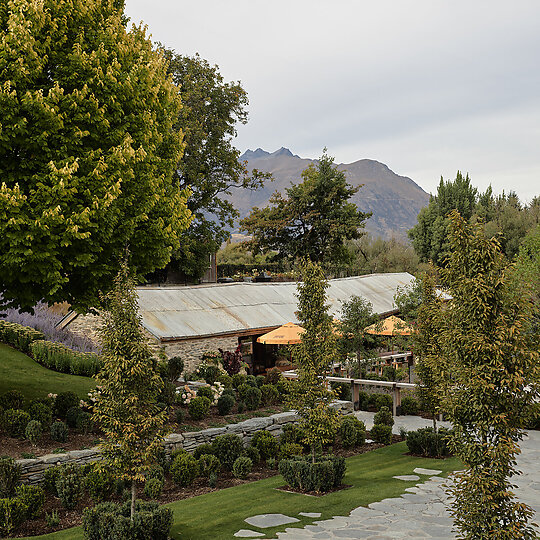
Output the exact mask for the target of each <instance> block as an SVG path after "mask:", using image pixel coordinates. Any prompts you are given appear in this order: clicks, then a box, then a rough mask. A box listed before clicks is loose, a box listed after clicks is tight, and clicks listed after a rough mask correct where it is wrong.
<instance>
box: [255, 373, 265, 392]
mask: <svg viewBox="0 0 540 540" xmlns="http://www.w3.org/2000/svg"><path fill="white" fill-rule="evenodd" d="M265 381H266V377H265V376H264V375H257V376H256V377H255V382H256V383H257V387H258V388H261V389H262V386H263V384H264V383H265Z"/></svg>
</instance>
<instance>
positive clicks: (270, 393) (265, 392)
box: [261, 384, 279, 405]
mask: <svg viewBox="0 0 540 540" xmlns="http://www.w3.org/2000/svg"><path fill="white" fill-rule="evenodd" d="M261 401H262V403H263V405H271V404H273V403H277V402H278V401H279V392H278V389H277V388H276V387H275V386H274V385H272V384H263V385H262V386H261Z"/></svg>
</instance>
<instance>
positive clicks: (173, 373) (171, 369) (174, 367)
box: [167, 356, 184, 383]
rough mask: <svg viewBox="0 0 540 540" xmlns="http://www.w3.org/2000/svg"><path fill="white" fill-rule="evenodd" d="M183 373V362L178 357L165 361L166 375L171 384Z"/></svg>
mask: <svg viewBox="0 0 540 540" xmlns="http://www.w3.org/2000/svg"><path fill="white" fill-rule="evenodd" d="M183 371H184V361H183V360H182V358H180V356H171V357H170V358H169V359H167V375H168V377H169V380H170V381H171V382H173V383H174V382H176V381H177V380H178V379H179V378H180V375H182V372H183Z"/></svg>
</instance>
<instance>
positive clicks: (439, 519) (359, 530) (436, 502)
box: [237, 412, 540, 540]
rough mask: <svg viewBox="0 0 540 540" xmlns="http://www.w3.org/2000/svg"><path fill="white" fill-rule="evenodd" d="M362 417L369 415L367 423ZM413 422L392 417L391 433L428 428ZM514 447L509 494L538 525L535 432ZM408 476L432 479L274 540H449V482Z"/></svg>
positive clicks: (539, 467) (539, 451)
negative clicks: (513, 486)
mask: <svg viewBox="0 0 540 540" xmlns="http://www.w3.org/2000/svg"><path fill="white" fill-rule="evenodd" d="M357 415H358V417H359V418H360V419H361V420H363V421H364V422H365V423H366V427H368V429H369V427H370V422H371V424H372V417H373V413H362V412H361V413H358V414H357ZM368 415H371V419H370V417H369V416H368ZM419 420H422V419H418V417H407V416H402V417H398V418H396V425H394V432H395V433H399V428H400V426H403V427H404V428H405V429H407V430H412V429H418V427H423V426H425V425H429V421H426V420H423V422H424V423H423V424H422V423H421V422H420V421H419ZM426 422H427V423H426ZM520 446H521V450H522V453H521V455H520V456H519V457H518V468H519V469H520V470H521V471H522V472H523V474H522V475H520V476H518V477H516V478H515V479H514V483H515V484H516V485H517V488H516V490H515V493H516V495H517V497H518V498H519V500H520V501H521V502H524V503H526V504H528V505H530V506H531V507H532V508H533V509H534V511H535V512H536V515H535V516H533V519H532V520H531V521H535V522H537V523H538V522H539V521H540V432H538V431H530V432H529V433H528V435H527V436H526V437H525V439H524V440H523V441H522V443H521V445H520ZM414 472H415V473H416V474H417V475H419V477H421V476H424V478H425V477H426V476H427V475H433V476H430V477H429V479H428V480H427V481H425V482H421V483H419V484H417V485H416V486H415V487H411V488H407V489H406V490H405V492H406V493H404V494H403V495H402V496H401V497H395V498H391V499H385V500H383V501H380V502H375V503H372V504H370V505H369V506H368V507H367V508H366V507H363V506H360V507H358V508H355V509H354V510H352V512H351V513H350V515H349V516H336V517H334V518H331V519H327V520H322V521H314V522H313V524H312V525H307V526H306V527H304V528H303V529H299V528H292V527H289V528H287V529H285V531H284V532H280V533H277V537H276V538H278V539H279V540H302V539H304V538H306V539H309V538H313V539H315V538H317V539H338V538H339V539H346V540H357V539H366V540H393V539H402V538H405V539H412V538H419V539H420V538H431V539H439V540H443V539H444V540H450V539H453V538H455V535H454V534H453V533H452V525H453V523H452V519H451V517H450V515H449V513H448V512H447V510H446V508H447V506H448V497H447V495H446V493H445V486H446V484H447V483H448V482H449V480H447V479H444V478H440V477H438V476H436V474H439V473H440V471H437V470H431V469H421V468H417V469H415V471H414ZM248 519H249V518H248ZM246 521H248V520H246ZM239 532H240V531H239ZM252 532H255V531H252ZM237 534H238V533H237ZM259 534H260V533H259ZM257 536H259V535H257ZM253 537H254V536H253Z"/></svg>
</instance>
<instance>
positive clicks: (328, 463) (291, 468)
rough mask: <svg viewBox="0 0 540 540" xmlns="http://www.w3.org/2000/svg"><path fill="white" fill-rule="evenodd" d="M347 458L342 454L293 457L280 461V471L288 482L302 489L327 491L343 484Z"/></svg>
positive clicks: (291, 485)
mask: <svg viewBox="0 0 540 540" xmlns="http://www.w3.org/2000/svg"><path fill="white" fill-rule="evenodd" d="M345 469H346V464H345V458H343V457H341V456H333V455H328V456H318V457H317V458H316V460H315V463H312V461H311V458H310V457H309V456H307V457H293V458H291V459H282V460H281V461H280V462H279V473H280V474H281V475H282V476H283V478H284V479H285V481H286V482H287V484H288V485H289V486H290V487H292V488H295V489H301V490H302V491H306V492H309V491H316V492H319V493H325V492H327V491H330V490H332V489H334V488H337V487H339V486H340V485H341V483H342V481H343V477H344V476H345Z"/></svg>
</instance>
